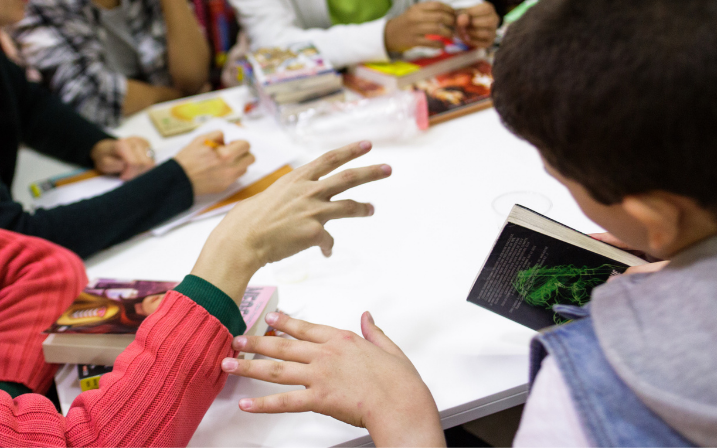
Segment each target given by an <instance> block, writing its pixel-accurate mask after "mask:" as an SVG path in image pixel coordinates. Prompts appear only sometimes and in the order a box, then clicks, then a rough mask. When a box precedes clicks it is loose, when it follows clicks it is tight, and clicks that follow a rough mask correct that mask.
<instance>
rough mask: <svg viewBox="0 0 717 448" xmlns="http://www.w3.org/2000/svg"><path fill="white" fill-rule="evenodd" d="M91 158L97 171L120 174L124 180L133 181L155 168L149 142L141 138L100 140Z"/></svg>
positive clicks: (91, 153)
mask: <svg viewBox="0 0 717 448" xmlns="http://www.w3.org/2000/svg"><path fill="white" fill-rule="evenodd" d="M90 157H91V158H92V160H93V161H94V162H95V168H96V169H97V171H99V172H101V173H103V174H118V175H119V177H120V179H122V180H130V179H133V178H135V177H137V176H139V175H140V174H142V173H144V172H145V171H148V170H149V169H150V168H152V167H153V166H154V159H153V158H152V151H151V150H150V148H149V142H148V141H147V140H145V139H143V138H141V137H127V138H122V139H119V140H114V139H105V140H100V141H99V142H97V143H96V144H95V146H94V147H93V148H92V151H90Z"/></svg>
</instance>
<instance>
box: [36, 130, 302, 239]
mask: <svg viewBox="0 0 717 448" xmlns="http://www.w3.org/2000/svg"><path fill="white" fill-rule="evenodd" d="M215 130H220V131H222V132H223V133H224V141H225V142H226V143H230V142H233V141H235V140H247V141H248V142H249V143H250V144H251V152H252V154H254V157H255V158H256V161H255V162H254V163H253V164H252V165H251V166H250V167H249V169H248V170H247V172H246V174H244V175H243V176H242V177H241V178H239V179H238V180H237V181H236V182H235V183H234V184H232V185H231V186H230V187H229V188H228V189H226V190H225V191H223V192H221V193H217V194H207V195H202V196H199V197H197V198H196V199H195V201H194V205H193V206H192V207H191V208H190V209H189V210H187V211H186V212H184V213H182V214H180V215H178V216H176V217H174V218H172V219H171V220H170V221H168V222H166V223H165V224H163V225H161V226H159V227H156V228H155V229H153V230H152V234H153V235H163V234H165V233H167V232H168V231H170V230H171V229H173V228H175V227H177V226H179V225H182V224H184V223H186V222H188V221H190V220H192V219H194V218H195V217H197V216H198V215H199V214H201V213H202V211H204V210H205V209H207V208H208V207H211V206H212V205H213V204H215V203H217V202H218V201H221V200H222V199H224V198H226V197H228V196H230V195H232V194H234V193H236V192H237V191H239V190H241V189H242V188H245V187H247V186H249V185H251V184H253V183H254V182H256V181H258V180H259V179H261V178H263V177H265V176H267V175H268V174H271V173H273V172H274V171H276V170H278V169H279V168H281V167H282V166H284V165H289V164H291V162H293V161H294V160H295V159H297V158H298V157H300V155H301V152H300V150H299V149H298V148H297V147H296V146H295V145H294V144H293V143H292V142H291V140H290V139H289V138H288V137H286V136H285V135H284V133H283V131H281V129H279V128H278V127H277V128H276V129H275V132H271V133H269V132H267V131H266V130H265V129H262V130H252V129H251V128H244V127H240V126H237V125H235V124H232V123H227V122H226V121H224V120H220V119H214V120H211V121H209V122H207V123H205V124H203V125H202V126H200V127H199V128H197V129H196V130H194V131H193V132H191V133H190V134H187V135H186V136H184V137H183V138H182V139H181V140H179V141H177V142H176V144H173V145H172V147H168V148H164V149H162V150H158V151H157V154H156V157H157V164H160V163H162V162H164V161H166V160H169V159H170V158H172V157H174V156H175V155H176V154H177V153H178V152H179V151H181V150H182V148H184V147H185V146H186V145H187V144H188V143H189V142H191V141H192V140H193V139H194V138H196V137H197V136H200V135H202V134H206V133H207V132H211V131H215ZM122 183H123V182H122V181H120V180H119V179H117V178H116V177H111V176H100V177H95V178H92V179H88V180H84V181H81V182H77V183H75V184H70V185H65V186H62V187H59V188H56V189H54V190H52V191H49V192H47V193H45V194H43V195H42V196H41V197H40V198H38V199H36V200H35V205H36V206H37V207H46V208H47V207H55V206H58V205H64V204H69V203H72V202H77V201H79V200H82V199H87V198H91V197H95V196H98V195H100V194H103V193H106V192H108V191H110V190H112V189H114V188H117V187H119V186H120V185H122ZM228 209H229V208H224V207H223V208H222V209H221V210H222V211H224V212H226V211H227V210H228ZM217 213H219V211H216V212H215V211H212V212H211V213H208V214H207V215H211V216H213V215H216V214H217Z"/></svg>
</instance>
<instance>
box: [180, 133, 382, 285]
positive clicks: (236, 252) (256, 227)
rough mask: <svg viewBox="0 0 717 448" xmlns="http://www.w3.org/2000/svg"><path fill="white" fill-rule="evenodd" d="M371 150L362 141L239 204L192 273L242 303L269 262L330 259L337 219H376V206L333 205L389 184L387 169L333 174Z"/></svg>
mask: <svg viewBox="0 0 717 448" xmlns="http://www.w3.org/2000/svg"><path fill="white" fill-rule="evenodd" d="M370 149H371V143H369V142H361V143H354V144H352V145H348V146H346V147H344V148H341V149H336V150H334V151H331V152H328V153H326V154H324V155H323V156H321V157H319V158H318V159H316V160H314V161H313V162H311V163H308V164H306V165H304V166H302V167H300V168H297V169H296V170H294V171H292V172H291V173H289V174H286V175H285V176H283V177H282V178H281V179H279V180H277V181H276V182H275V183H274V184H273V185H272V186H270V187H269V188H267V189H266V191H264V192H262V193H260V194H258V195H256V196H254V197H251V198H249V199H245V200H244V201H241V202H240V203H238V204H237V205H236V206H235V207H234V208H233V209H232V211H230V212H229V213H228V214H227V216H226V217H225V218H224V219H223V220H222V222H221V223H220V224H219V225H218V226H217V228H216V229H214V231H213V232H212V234H211V235H210V236H209V239H208V240H207V243H206V244H205V246H204V249H203V250H202V253H201V254H200V256H199V259H198V260H197V264H196V265H195V266H194V270H193V271H192V274H194V275H197V276H199V277H202V278H203V279H205V280H207V281H209V282H211V283H213V284H214V285H215V286H217V287H218V288H219V289H222V290H223V291H224V292H225V293H227V294H228V295H229V296H230V297H233V298H235V299H236V298H238V299H241V297H242V293H243V290H244V288H245V287H246V284H244V280H247V281H248V279H244V278H243V277H245V275H246V274H249V277H251V275H253V273H254V272H255V271H256V270H258V269H259V268H260V267H262V266H264V265H265V264H267V263H271V262H274V261H279V260H281V259H283V258H287V257H290V256H291V255H294V254H296V253H298V252H301V251H302V250H304V249H308V248H309V247H312V246H319V247H320V248H321V251H322V252H323V254H324V255H325V256H327V257H328V256H330V255H331V248H332V247H333V245H334V239H333V238H332V237H331V235H329V233H328V232H327V231H326V230H325V229H324V224H326V222H327V221H330V220H332V219H339V218H349V217H361V216H371V215H373V211H374V209H373V206H372V205H371V204H364V203H359V202H355V201H352V200H341V201H332V200H331V198H333V197H334V196H335V195H337V194H339V193H342V192H344V191H346V190H348V189H350V188H353V187H356V186H359V185H362V184H365V183H368V182H372V181H375V180H380V179H385V178H387V177H388V176H390V175H391V167H390V166H388V165H375V166H369V167H363V168H354V169H349V170H346V171H344V172H341V173H338V174H334V175H333V176H329V177H326V178H324V179H322V177H324V176H326V175H328V174H329V173H331V172H332V171H334V170H335V169H337V168H338V167H340V166H341V165H343V164H345V163H347V162H349V161H350V160H353V159H355V158H357V157H360V156H362V155H364V154H366V153H367V152H369V150H370Z"/></svg>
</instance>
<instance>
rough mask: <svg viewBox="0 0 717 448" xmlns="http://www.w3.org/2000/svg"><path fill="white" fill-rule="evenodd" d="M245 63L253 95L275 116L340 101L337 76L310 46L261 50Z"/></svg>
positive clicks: (252, 54) (340, 93)
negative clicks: (247, 65) (249, 69)
mask: <svg viewBox="0 0 717 448" xmlns="http://www.w3.org/2000/svg"><path fill="white" fill-rule="evenodd" d="M248 60H249V63H250V64H251V67H252V72H253V73H252V76H253V84H254V86H255V88H256V90H257V94H258V95H259V97H260V98H261V100H262V103H264V104H265V105H266V106H267V108H268V109H269V110H270V111H271V112H272V113H274V114H275V115H277V116H279V117H285V116H287V115H290V114H296V113H299V112H300V111H301V110H305V109H307V108H309V107H311V105H312V104H313V103H314V102H316V101H342V100H343V99H344V91H343V85H342V81H341V76H340V75H339V74H338V73H337V72H336V70H334V68H333V66H332V65H331V63H330V62H329V61H327V60H326V59H324V57H323V56H321V53H319V51H318V50H317V49H316V47H314V45H313V44H311V43H297V44H292V45H289V46H287V47H276V48H261V49H259V50H257V51H256V52H254V53H251V54H249V55H248Z"/></svg>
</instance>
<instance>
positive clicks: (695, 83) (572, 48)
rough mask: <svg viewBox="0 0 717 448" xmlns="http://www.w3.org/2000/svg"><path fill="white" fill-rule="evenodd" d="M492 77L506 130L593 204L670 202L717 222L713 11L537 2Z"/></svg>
mask: <svg viewBox="0 0 717 448" xmlns="http://www.w3.org/2000/svg"><path fill="white" fill-rule="evenodd" d="M493 74H494V78H495V83H494V85H493V100H494V103H495V108H496V110H497V111H498V113H499V114H500V116H501V118H502V120H503V122H504V123H505V125H506V126H507V127H508V128H509V129H511V130H512V131H513V132H514V133H515V134H517V135H518V136H520V137H522V138H524V139H525V140H527V141H528V142H530V143H532V144H533V145H535V146H536V147H537V148H538V150H539V151H540V152H541V154H542V155H543V157H544V158H545V159H546V160H547V161H548V163H550V165H552V166H553V167H554V168H555V169H557V170H558V171H559V172H560V173H561V174H562V175H564V176H566V177H568V178H570V179H573V180H575V181H577V182H579V183H580V184H582V185H583V186H584V187H585V188H586V189H587V190H588V191H589V192H590V194H591V195H592V196H593V197H594V198H595V199H596V200H598V201H600V202H602V203H604V204H613V203H618V202H620V201H621V200H622V198H624V197H625V196H626V195H630V194H639V193H644V192H649V191H656V190H662V191H668V192H672V193H676V194H680V195H684V196H687V197H690V198H693V199H695V200H696V201H697V202H698V203H699V204H700V205H701V206H703V207H705V208H706V209H708V210H711V211H712V212H713V213H715V214H716V215H717V1H714V0H541V1H540V3H538V4H537V5H536V6H534V7H533V8H532V9H531V10H529V11H528V12H527V13H526V14H525V15H524V16H523V17H522V18H521V19H520V20H518V21H517V22H516V23H514V24H513V25H512V26H511V27H510V29H509V30H508V32H507V34H506V36H505V39H504V40H503V43H502V46H501V48H500V50H499V51H498V53H497V54H496V59H495V66H494V71H493Z"/></svg>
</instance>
